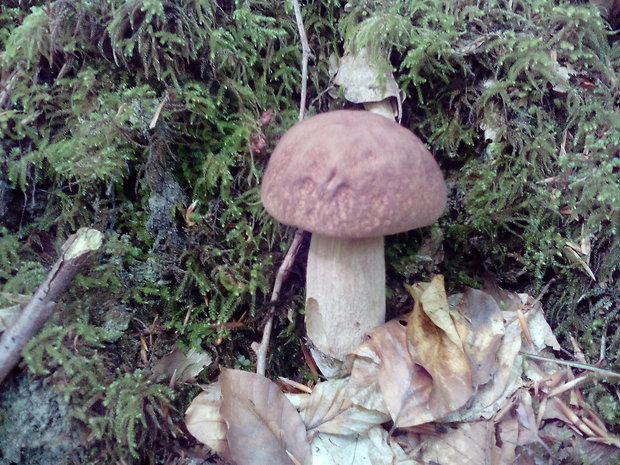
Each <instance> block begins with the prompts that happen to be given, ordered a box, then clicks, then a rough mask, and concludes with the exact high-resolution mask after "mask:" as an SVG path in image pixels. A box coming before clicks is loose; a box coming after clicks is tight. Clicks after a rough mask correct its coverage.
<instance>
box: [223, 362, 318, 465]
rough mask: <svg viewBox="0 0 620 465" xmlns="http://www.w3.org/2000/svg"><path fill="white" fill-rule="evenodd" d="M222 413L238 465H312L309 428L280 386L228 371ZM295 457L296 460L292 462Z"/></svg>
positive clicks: (225, 373) (232, 451)
mask: <svg viewBox="0 0 620 465" xmlns="http://www.w3.org/2000/svg"><path fill="white" fill-rule="evenodd" d="M219 382H220V386H221V389H222V407H221V409H220V413H221V414H222V417H223V418H224V420H225V421H226V425H227V427H228V432H227V436H226V437H227V439H228V447H229V450H230V456H231V458H232V459H233V461H234V462H235V463H236V465H263V464H265V465H290V464H296V463H299V464H302V465H310V464H311V463H312V455H311V452H310V445H309V444H308V441H307V439H306V428H305V426H304V423H303V421H302V419H301V417H300V416H299V413H297V410H295V407H293V405H292V404H291V403H290V402H289V401H288V400H287V399H286V397H285V396H284V394H282V392H281V391H280V389H279V387H278V385H277V384H275V383H274V382H272V381H270V380H269V379H267V378H265V377H264V376H261V375H258V374H255V373H249V372H247V371H241V370H231V369H228V368H224V369H223V370H222V374H221V375H220V378H219ZM291 457H293V459H294V460H295V461H293V460H291Z"/></svg>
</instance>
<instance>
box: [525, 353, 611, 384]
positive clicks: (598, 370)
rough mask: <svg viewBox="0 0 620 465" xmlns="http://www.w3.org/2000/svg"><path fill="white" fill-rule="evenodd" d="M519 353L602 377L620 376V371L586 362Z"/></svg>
mask: <svg viewBox="0 0 620 465" xmlns="http://www.w3.org/2000/svg"><path fill="white" fill-rule="evenodd" d="M521 354H522V355H523V356H525V357H527V358H531V359H534V360H540V361H541V362H552V363H557V364H558V365H566V366H569V367H573V368H579V369H581V370H586V371H591V372H592V373H594V374H596V375H599V376H603V377H610V378H620V373H616V372H615V371H611V370H605V369H603V368H599V367H596V366H593V365H588V364H586V363H579V362H571V361H568V360H558V359H555V358H549V357H542V356H540V355H534V354H529V353H527V352H521Z"/></svg>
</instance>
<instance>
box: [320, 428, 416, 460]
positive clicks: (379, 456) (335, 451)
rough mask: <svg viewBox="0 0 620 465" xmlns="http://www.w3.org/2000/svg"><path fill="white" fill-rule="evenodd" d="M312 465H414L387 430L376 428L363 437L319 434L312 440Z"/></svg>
mask: <svg viewBox="0 0 620 465" xmlns="http://www.w3.org/2000/svg"><path fill="white" fill-rule="evenodd" d="M312 463H313V464H314V465H344V464H347V465H348V464H355V465H393V464H398V465H417V464H419V462H417V461H415V460H413V459H412V458H408V457H407V455H406V454H405V452H404V451H403V449H402V448H401V447H400V445H398V443H397V442H396V441H390V440H389V436H388V433H387V431H385V430H384V429H383V428H382V427H380V426H375V427H374V428H372V429H370V430H369V431H368V434H366V435H362V436H340V435H331V434H325V433H319V434H318V435H317V436H316V437H315V438H314V440H313V441H312Z"/></svg>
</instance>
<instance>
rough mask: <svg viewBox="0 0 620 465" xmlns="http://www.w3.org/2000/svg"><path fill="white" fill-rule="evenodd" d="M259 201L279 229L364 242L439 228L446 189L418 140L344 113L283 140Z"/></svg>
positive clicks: (362, 115) (315, 120) (302, 126)
mask: <svg viewBox="0 0 620 465" xmlns="http://www.w3.org/2000/svg"><path fill="white" fill-rule="evenodd" d="M261 196H262V201H263V205H264V207H265V209H266V210H267V211H268V212H269V213H270V214H271V216H273V217H274V218H276V219H277V220H278V221H280V222H281V223H284V224H287V225H290V226H296V227H298V228H301V229H305V230H306V231H311V232H314V233H318V234H322V235H326V236H331V237H338V238H363V237H377V236H385V235H389V234H396V233H399V232H403V231H408V230H410V229H415V228H420V227H422V226H428V225H430V224H432V223H434V222H435V221H436V220H437V218H439V216H440V215H441V213H442V212H443V209H444V207H445V204H446V186H445V183H444V180H443V175H442V174H441V171H440V169H439V166H438V165H437V162H436V161H435V159H434V158H433V156H432V155H431V153H430V152H429V151H428V150H426V148H425V147H424V145H423V144H422V141H421V140H420V139H418V138H417V137H416V136H415V135H414V134H413V133H412V132H410V131H408V130H407V129H405V128H403V127H402V126H400V125H399V124H397V123H396V122H394V121H391V120H389V119H387V118H385V117H383V116H379V115H376V114H373V113H369V112H366V111H350V110H340V111H333V112H329V113H322V114H320V115H317V116H313V117H312V118H309V119H307V120H304V121H301V122H299V123H297V124H295V125H294V126H293V127H291V129H289V130H288V131H287V132H286V133H285V134H284V136H282V139H281V140H280V142H279V143H278V145H277V147H276V148H275V150H274V151H273V153H272V155H271V158H270V160H269V164H268V166H267V170H266V171H265V176H264V177H263V182H262V188H261Z"/></svg>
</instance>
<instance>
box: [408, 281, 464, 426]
mask: <svg viewBox="0 0 620 465" xmlns="http://www.w3.org/2000/svg"><path fill="white" fill-rule="evenodd" d="M411 289H413V291H414V298H415V305H414V308H413V312H412V313H411V314H410V316H409V324H408V326H407V341H408V347H409V352H410V353H411V357H412V359H413V361H414V362H415V363H416V364H419V365H420V366H422V367H423V368H424V369H425V370H426V371H427V372H428V374H429V375H430V376H431V377H432V391H431V398H430V402H429V407H430V408H431V410H432V412H433V413H434V414H435V415H436V417H440V416H443V415H444V414H446V413H448V412H451V411H454V410H457V409H458V408H460V407H462V406H463V405H464V404H465V403H466V402H467V401H468V400H469V398H470V397H471V395H472V393H473V386H472V374H471V368H470V366H469V362H468V360H467V356H466V355H465V352H464V349H463V343H462V341H461V339H460V335H459V332H461V333H462V332H463V329H462V327H463V326H464V324H463V323H462V322H458V321H457V320H456V319H455V317H454V316H453V315H452V312H451V310H450V308H449V305H448V299H447V296H446V291H445V289H444V284H443V276H441V275H437V276H436V277H435V278H434V279H433V281H432V282H431V283H430V284H428V285H425V286H424V287H418V286H416V287H412V288H411ZM422 289H423V290H422ZM458 326H461V328H460V329H459V328H458Z"/></svg>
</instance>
